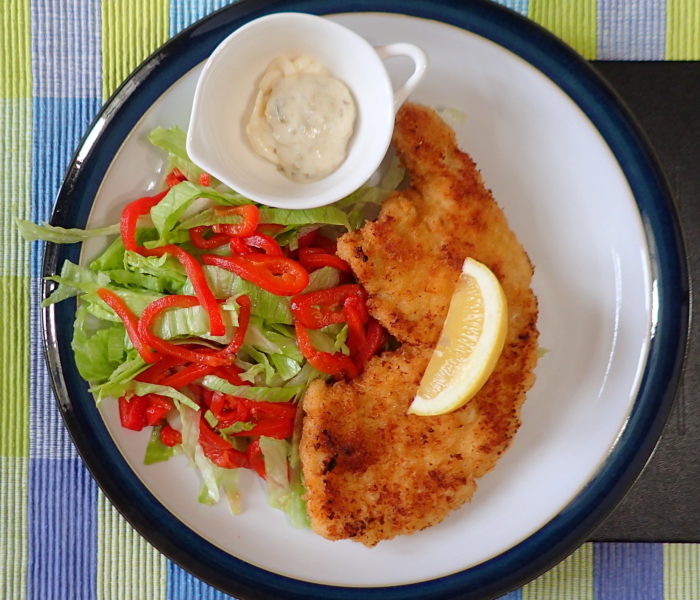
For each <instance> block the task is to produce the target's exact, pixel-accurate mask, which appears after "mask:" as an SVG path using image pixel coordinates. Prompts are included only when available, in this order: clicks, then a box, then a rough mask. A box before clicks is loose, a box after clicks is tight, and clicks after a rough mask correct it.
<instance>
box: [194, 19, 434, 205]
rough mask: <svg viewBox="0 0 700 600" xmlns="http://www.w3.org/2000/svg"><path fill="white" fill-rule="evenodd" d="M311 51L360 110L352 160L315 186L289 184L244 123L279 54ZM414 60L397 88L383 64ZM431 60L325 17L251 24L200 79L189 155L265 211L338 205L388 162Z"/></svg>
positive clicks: (226, 42)
mask: <svg viewBox="0 0 700 600" xmlns="http://www.w3.org/2000/svg"><path fill="white" fill-rule="evenodd" d="M290 54H292V55H301V54H307V55H309V56H311V57H313V58H315V59H317V60H318V61H319V62H321V63H322V64H323V65H324V66H325V67H326V68H327V69H328V71H329V73H330V74H331V75H332V76H334V77H336V78H337V79H340V80H341V81H342V82H343V83H345V85H347V86H348V88H349V89H350V91H351V93H352V95H353V97H354V99H355V103H356V105H357V120H356V122H355V130H354V133H353V136H352V138H351V140H350V143H349V144H348V152H347V157H346V159H345V160H344V162H343V163H342V164H341V165H340V166H339V167H338V168H337V169H336V170H335V171H334V172H333V173H331V174H330V175H328V176H326V177H324V178H323V179H320V180H318V181H314V182H311V183H297V182H294V181H291V180H290V179H288V178H287V177H286V176H285V175H284V174H283V173H281V172H280V171H279V170H278V169H277V167H276V166H275V165H273V164H272V163H270V162H269V161H267V160H265V159H264V158H262V157H260V156H259V155H258V154H256V153H255V152H254V150H253V148H252V147H251V145H250V143H249V142H248V138H247V135H246V132H245V126H246V123H247V121H248V118H249V116H250V113H251V110H252V106H253V102H254V99H255V94H256V92H257V89H258V81H259V79H260V77H261V75H262V74H263V72H264V71H265V69H266V68H267V66H268V65H269V64H270V62H272V60H273V59H275V58H276V57H278V56H280V55H290ZM394 56H407V57H409V58H410V59H411V60H412V61H413V63H414V65H415V68H414V70H413V73H412V74H411V76H410V77H409V78H408V79H407V80H406V82H405V83H404V84H403V85H401V86H400V87H399V88H398V89H396V90H394V89H393V88H392V84H391V81H390V80H389V75H388V73H387V71H386V68H385V66H384V63H383V62H382V61H383V60H384V59H386V58H389V57H394ZM426 67H427V57H426V55H425V53H424V52H423V51H422V50H421V49H420V48H418V47H417V46H414V45H413V44H407V43H397V44H389V45H387V46H380V47H377V48H373V47H372V46H371V45H370V44H369V43H368V42H367V41H366V40H365V39H364V38H362V37H360V36H359V35H357V34H356V33H354V32H352V31H350V30H349V29H347V28H345V27H343V26H341V25H338V24H337V23H334V22H333V21H330V20H328V19H325V18H323V17H317V16H313V15H308V14H304V13H276V14H272V15H269V16H266V17H262V18H260V19H256V20H254V21H251V22H250V23H247V24H246V25H244V26H243V27H241V28H239V29H237V30H236V31H234V32H233V33H232V34H231V35H230V36H228V37H227V38H226V39H225V40H224V41H223V42H222V43H221V44H220V45H219V46H218V47H217V48H216V50H214V52H213V53H212V54H211V56H210V57H209V59H208V60H207V62H206V64H205V65H204V69H203V70H202V73H201V75H200V77H199V81H198V83H197V88H196V91H195V95H194V103H193V106H192V116H191V118H190V125H189V129H188V132H187V152H188V154H189V155H190V158H191V159H192V160H193V161H194V162H195V163H196V164H197V165H198V166H199V167H200V168H202V169H204V170H205V171H207V172H208V173H210V174H211V175H213V176H214V177H216V178H217V179H219V180H221V181H222V182H223V183H225V184H226V185H228V186H229V187H231V188H233V189H234V190H236V191H237V192H239V193H241V194H243V195H244V196H246V197H248V198H250V199H251V200H255V201H257V202H260V203H262V204H265V205H267V206H275V207H279V208H296V209H303V208H314V207H317V206H323V205H326V204H330V203H332V202H335V201H336V200H339V199H341V198H343V197H345V196H347V195H348V194H350V193H351V192H353V191H354V190H356V189H357V188H359V187H360V186H361V185H362V184H363V183H365V182H366V181H367V180H368V179H369V178H370V177H371V175H372V174H373V173H374V172H375V171H376V169H377V167H378V166H379V165H380V163H381V161H382V159H383V158H384V156H385V154H386V152H387V149H388V147H389V144H390V142H391V135H392V131H393V128H394V117H395V114H396V110H398V108H399V107H400V106H401V105H402V104H403V102H404V101H405V100H406V98H408V96H409V94H411V92H412V91H413V90H414V89H415V87H416V86H417V85H418V83H419V82H420V80H421V79H422V77H423V74H424V73H425V69H426Z"/></svg>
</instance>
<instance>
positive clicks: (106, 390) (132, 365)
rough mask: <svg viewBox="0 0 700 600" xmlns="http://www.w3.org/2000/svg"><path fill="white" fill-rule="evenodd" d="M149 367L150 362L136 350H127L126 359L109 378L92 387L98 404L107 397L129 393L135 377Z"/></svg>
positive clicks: (91, 390)
mask: <svg viewBox="0 0 700 600" xmlns="http://www.w3.org/2000/svg"><path fill="white" fill-rule="evenodd" d="M147 368H148V363H146V362H145V361H144V360H143V358H141V357H140V356H139V354H138V353H137V352H136V351H135V350H131V351H130V352H127V358H126V360H125V361H124V362H122V363H121V364H119V366H118V367H117V368H116V369H114V371H112V373H111V374H110V375H109V377H108V378H107V380H106V381H103V382H97V383H95V384H94V385H93V386H92V387H91V388H90V392H92V393H93V394H94V396H95V400H96V401H97V403H98V404H99V403H100V402H102V400H104V399H105V398H119V397H120V396H124V395H125V394H126V393H128V391H129V386H130V384H131V382H132V381H133V379H134V377H136V376H137V375H138V374H139V373H143V372H144V371H145V370H146V369H147ZM88 381H90V380H88ZM91 383H92V382H91Z"/></svg>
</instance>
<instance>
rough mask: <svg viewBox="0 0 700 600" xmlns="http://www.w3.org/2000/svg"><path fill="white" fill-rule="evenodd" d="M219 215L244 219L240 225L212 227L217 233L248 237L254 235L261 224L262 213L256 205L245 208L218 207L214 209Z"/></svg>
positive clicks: (244, 206) (246, 205) (248, 205)
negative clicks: (237, 216) (236, 216)
mask: <svg viewBox="0 0 700 600" xmlns="http://www.w3.org/2000/svg"><path fill="white" fill-rule="evenodd" d="M214 214H217V215H239V216H241V217H243V220H242V221H241V222H240V223H236V224H234V225H228V224H220V225H212V229H213V230H214V231H215V232H216V233H225V234H227V235H240V236H241V237H246V236H249V235H253V234H254V233H255V230H256V229H257V227H258V223H259V222H260V211H259V210H258V207H257V206H255V204H244V205H243V206H217V207H215V208H214Z"/></svg>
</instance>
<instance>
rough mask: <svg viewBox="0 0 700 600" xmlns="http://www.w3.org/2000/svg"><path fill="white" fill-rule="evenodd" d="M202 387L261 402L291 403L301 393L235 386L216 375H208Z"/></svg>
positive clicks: (280, 389)
mask: <svg viewBox="0 0 700 600" xmlns="http://www.w3.org/2000/svg"><path fill="white" fill-rule="evenodd" d="M202 385H203V386H204V387H205V388H207V389H210V390H212V391H214V392H221V393H222V394H229V395H230V396H238V397H239V398H247V399H248V400H261V401H263V402H289V401H290V400H291V399H292V398H294V397H295V396H296V395H297V393H298V392H299V388H298V387H295V386H291V387H262V386H254V385H251V386H247V385H233V384H231V383H229V382H228V381H226V380H225V379H221V377H217V376H216V375H206V376H205V377H204V378H203V379H202Z"/></svg>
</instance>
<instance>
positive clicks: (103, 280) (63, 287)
mask: <svg viewBox="0 0 700 600" xmlns="http://www.w3.org/2000/svg"><path fill="white" fill-rule="evenodd" d="M47 279H50V280H51V281H55V282H56V283H58V287H57V288H56V289H55V290H54V291H53V292H52V293H51V295H50V296H49V297H48V298H46V300H44V301H43V302H42V304H41V305H42V306H50V305H51V304H55V303H56V302H61V300H65V299H66V298H72V297H73V296H78V295H79V294H82V293H85V292H93V293H94V292H97V290H98V289H100V288H103V287H106V286H107V285H108V284H109V282H110V280H109V277H108V276H107V275H105V274H104V273H101V272H97V273H95V272H94V271H92V270H90V269H87V268H86V267H81V266H79V265H76V264H74V263H72V262H70V261H69V260H67V261H65V262H64V263H63V267H61V274H60V275H54V276H52V277H47Z"/></svg>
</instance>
